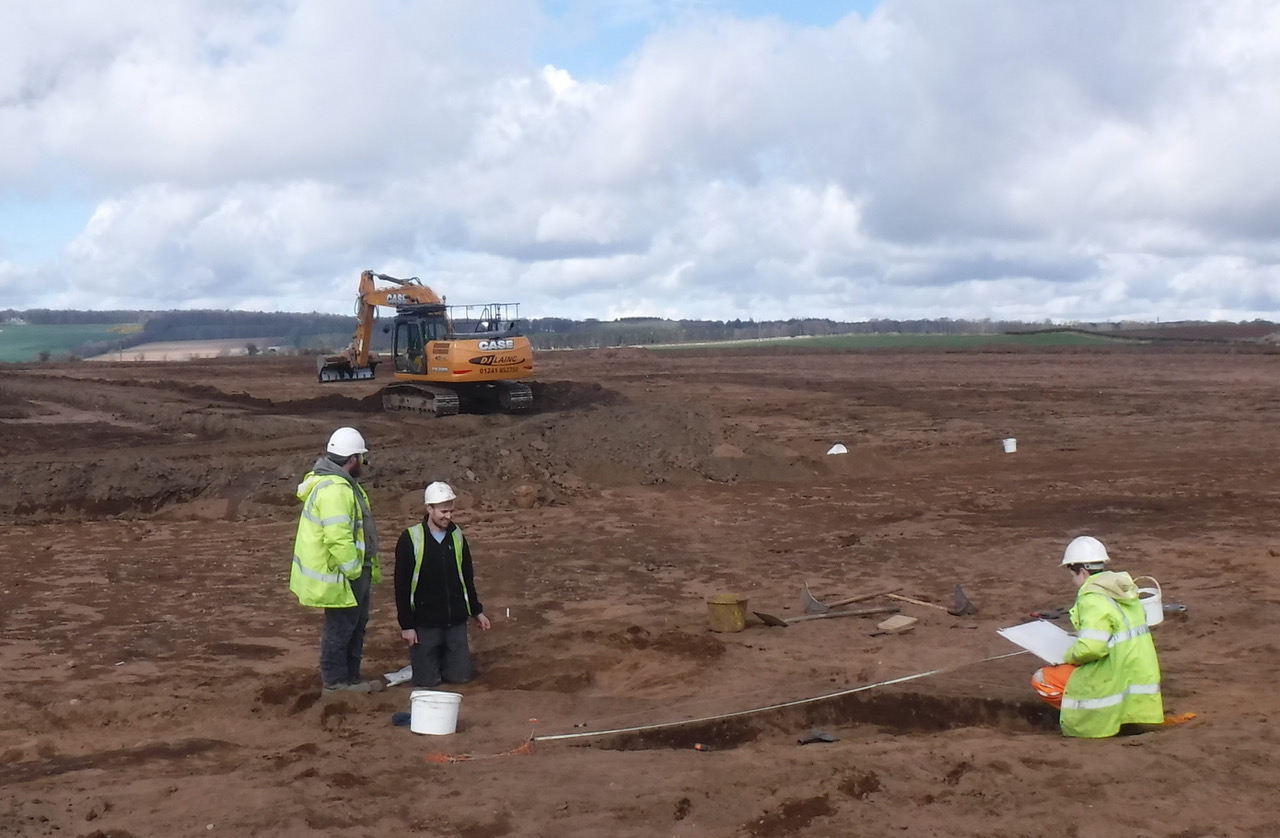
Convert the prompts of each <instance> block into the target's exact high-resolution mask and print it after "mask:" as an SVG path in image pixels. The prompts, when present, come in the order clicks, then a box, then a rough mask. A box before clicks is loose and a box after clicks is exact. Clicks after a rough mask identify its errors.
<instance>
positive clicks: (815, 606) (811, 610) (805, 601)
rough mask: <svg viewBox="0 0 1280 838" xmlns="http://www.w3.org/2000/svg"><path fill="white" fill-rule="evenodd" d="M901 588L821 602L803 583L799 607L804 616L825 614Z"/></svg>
mask: <svg viewBox="0 0 1280 838" xmlns="http://www.w3.org/2000/svg"><path fill="white" fill-rule="evenodd" d="M900 590H902V589H901V588H890V589H889V590H887V591H875V592H874V593H870V594H858V595H857V596H851V597H845V598H844V599H838V600H836V601H835V602H822V601H821V600H819V599H818V598H817V597H815V596H814V595H813V593H812V592H810V590H809V583H808V582H805V583H804V585H803V586H801V588H800V607H801V608H803V609H804V613H806V614H825V613H827V612H828V611H830V610H831V609H832V608H838V607H840V606H841V605H848V604H849V603H851V602H862V601H863V600H864V599H875V598H876V597H878V596H885V595H886V594H891V593H893V592H894V591H900Z"/></svg>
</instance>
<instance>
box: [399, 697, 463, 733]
mask: <svg viewBox="0 0 1280 838" xmlns="http://www.w3.org/2000/svg"><path fill="white" fill-rule="evenodd" d="M461 703H462V696H461V695H459V694H458V693H445V692H437V691H436V690H414V691H413V692H411V693H410V694H409V706H410V708H411V710H412V712H411V713H410V714H409V730H412V731H413V732H414V733H427V734H430V735H432V736H447V735H449V734H450V733H453V732H454V731H455V730H457V729H458V705H460V704H461Z"/></svg>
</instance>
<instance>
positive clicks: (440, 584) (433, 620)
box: [396, 520, 484, 629]
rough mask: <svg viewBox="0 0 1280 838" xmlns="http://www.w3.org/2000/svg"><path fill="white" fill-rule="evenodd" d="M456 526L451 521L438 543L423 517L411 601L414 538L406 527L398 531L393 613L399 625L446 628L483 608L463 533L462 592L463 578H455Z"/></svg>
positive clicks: (468, 546)
mask: <svg viewBox="0 0 1280 838" xmlns="http://www.w3.org/2000/svg"><path fill="white" fill-rule="evenodd" d="M457 528H458V525H457V524H454V523H452V522H450V524H449V529H448V531H447V532H445V535H444V541H441V542H439V543H437V542H436V540H435V539H434V538H433V537H432V536H431V528H430V527H429V526H428V525H427V522H426V521H425V520H423V522H422V530H423V532H422V541H423V548H422V570H421V571H419V573H418V587H417V590H416V591H415V592H414V597H413V602H410V601H409V587H410V584H411V583H412V581H413V564H414V557H413V538H412V537H411V536H410V535H409V530H407V529H406V530H405V531H404V532H402V533H400V540H399V541H397V542H396V617H397V618H398V619H399V621H400V628H401V629H419V628H448V627H449V626H456V625H458V624H459V623H465V622H466V621H467V618H468V617H478V616H480V612H481V611H483V610H484V606H483V605H481V604H480V596H479V595H478V594H477V593H476V583H475V578H474V574H473V571H472V569H471V546H470V545H469V544H467V540H466V538H465V537H464V538H463V539H462V578H463V579H464V580H466V583H467V587H466V591H465V593H464V591H463V588H462V580H460V579H458V562H457V559H456V558H455V557H454V555H453V531H454V530H456V529H457ZM468 600H469V602H468ZM468 605H470V608H469V609H468Z"/></svg>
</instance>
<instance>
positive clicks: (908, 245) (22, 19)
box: [0, 0, 1280, 323]
mask: <svg viewBox="0 0 1280 838" xmlns="http://www.w3.org/2000/svg"><path fill="white" fill-rule="evenodd" d="M1277 148H1280V3H1275V2H1273V1H1272V0H1212V2H1209V1H1208V0H1126V2H1123V3H1063V2H1052V1H1051V0H882V1H881V2H874V0H862V1H861V2H854V1H853V0H847V1H846V2H834V1H833V0H805V2H795V0H778V1H777V2H772V0H613V2H606V1H605V0H541V2H539V0H471V2H467V3H458V2H454V0H361V2H358V3H352V2H350V0H182V2H173V0H131V2H129V3H81V2H75V0H6V2H5V3H3V4H0V309H8V308H14V309H28V308H55V309H63V308H65V309H147V310H167V309H195V308H229V309H242V310H251V311H306V312H310V311H320V312H332V313H341V314H345V313H349V312H350V311H352V306H353V304H354V297H355V291H356V283H357V281H358V277H359V273H360V271H361V270H364V269H372V270H375V271H379V272H382V273H387V274H390V275H393V276H401V277H407V276H418V277H421V278H422V280H423V281H424V282H426V283H427V284H428V285H430V286H432V287H433V288H434V289H435V290H436V291H437V292H438V293H440V294H442V295H443V296H445V297H446V299H447V301H448V302H450V303H459V304H461V303H490V302H519V303H520V304H521V313H522V314H523V315H524V316H525V317H530V318H533V317H568V318H574V319H583V318H589V317H595V318H600V319H606V320H607V319H613V318H617V317H630V316H656V317H669V318H694V319H715V320H731V319H734V318H741V319H744V320H746V319H756V320H775V319H786V318H792V317H830V318H833V319H837V320H850V321H860V320H869V319H876V318H891V319H922V318H940V317H950V318H955V319H961V318H965V319H980V318H991V319H993V320H1022V321H1034V322H1041V321H1046V320H1047V321H1052V322H1055V323H1062V322H1071V321H1105V320H1125V319H1133V320H1157V319H1158V320H1165V321H1168V320H1185V319H1209V320H1217V319H1223V320H1251V319H1255V318H1264V319H1280V165H1277V154H1276V151H1275V149H1277ZM1268 149H1271V150H1270V151H1268Z"/></svg>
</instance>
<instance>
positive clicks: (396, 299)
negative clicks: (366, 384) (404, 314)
mask: <svg viewBox="0 0 1280 838" xmlns="http://www.w3.org/2000/svg"><path fill="white" fill-rule="evenodd" d="M374 280H381V281H382V282H390V283H392V287H391V288H379V287H378V286H376V285H375V284H374ZM420 303H444V299H443V298H442V297H440V295H439V294H437V293H436V292H435V291H432V290H431V288H430V287H429V286H427V285H423V284H422V280H420V279H418V278H417V277H416V276H414V277H410V278H409V279H398V278H396V277H394V276H387V275H386V274H379V273H374V272H373V271H363V272H361V274H360V293H359V296H358V297H357V298H356V333H355V335H354V336H352V338H351V346H350V347H348V349H347V351H346V352H344V353H343V355H344V356H346V357H347V358H348V360H350V362H351V364H352V366H354V367H358V368H359V367H367V366H369V343H370V341H371V340H372V338H373V321H374V318H375V312H374V309H375V308H376V307H377V306H391V307H393V308H395V307H399V306H404V305H416V304H420Z"/></svg>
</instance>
